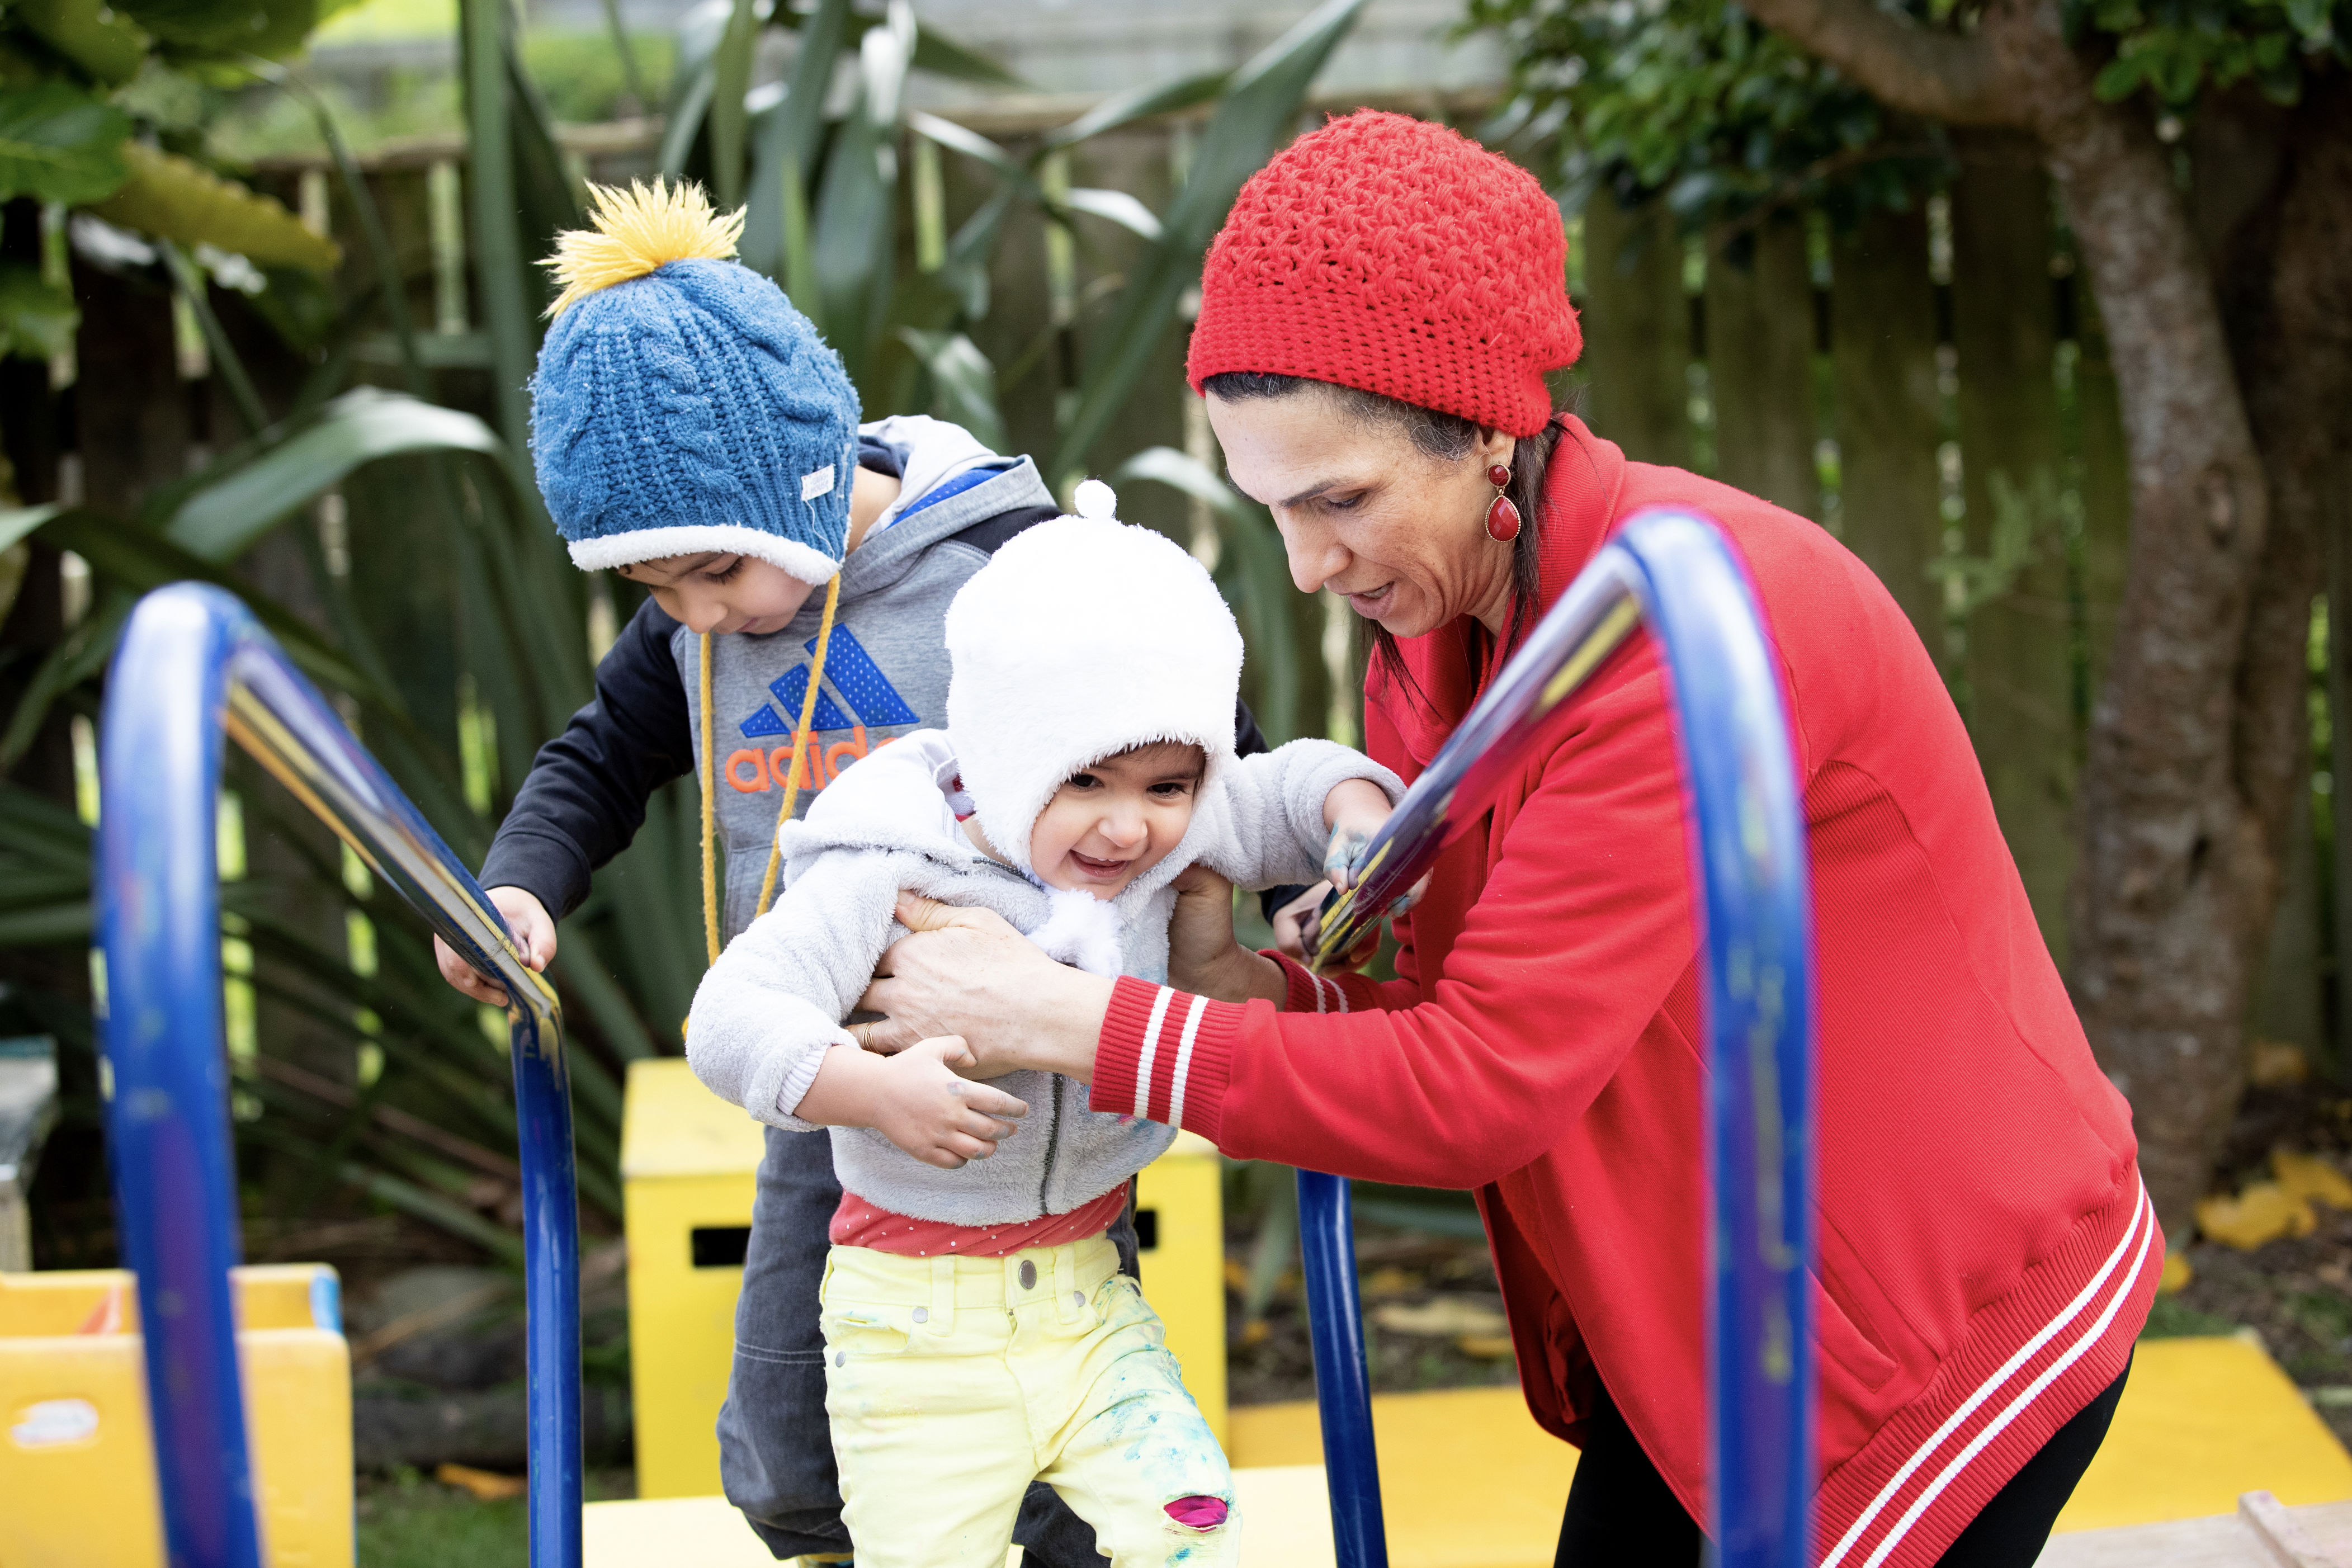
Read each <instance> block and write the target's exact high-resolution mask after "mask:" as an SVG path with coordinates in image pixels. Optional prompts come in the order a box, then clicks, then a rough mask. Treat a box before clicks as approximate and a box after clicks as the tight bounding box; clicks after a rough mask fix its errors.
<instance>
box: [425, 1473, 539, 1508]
mask: <svg viewBox="0 0 2352 1568" xmlns="http://www.w3.org/2000/svg"><path fill="white" fill-rule="evenodd" d="M433 1479H435V1480H436V1481H439V1482H440V1483H441V1484H442V1485H443V1486H445V1487H457V1488H458V1489H460V1490H463V1491H467V1492H471V1493H472V1494H473V1495H474V1500H475V1501H476V1502H502V1501H504V1500H506V1499H508V1498H518V1497H520V1496H522V1495H523V1494H524V1493H525V1492H527V1491H529V1490H530V1479H528V1478H527V1477H523V1476H502V1475H499V1473H498V1472H497V1471H496V1470H478V1469H476V1468H473V1467H472V1466H471V1465H443V1466H442V1467H441V1468H438V1469H436V1470H435V1471H434V1472H433Z"/></svg>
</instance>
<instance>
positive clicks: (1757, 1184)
mask: <svg viewBox="0 0 2352 1568" xmlns="http://www.w3.org/2000/svg"><path fill="white" fill-rule="evenodd" d="M1643 622H1646V623H1647V624H1648V626H1649V627H1650V631H1651V635H1652V636H1653V637H1655V638H1656V639H1657V641H1658V643H1659V644H1660V645H1661V647H1662V648H1663V650H1664V658H1665V665H1666V672H1667V676H1668V683H1669V686H1670V688H1671V689H1672V692H1673V700H1674V707H1675V719H1676V721H1677V722H1676V725H1675V730H1676V735H1677V738H1678V746H1677V750H1678V751H1679V752H1680V754H1681V758H1682V764H1683V780H1684V798H1685V820H1686V821H1687V822H1688V824H1689V829H1690V855H1691V866H1692V870H1693V873H1694V876H1695V879H1696V880H1697V881H1698V882H1699V884H1700V885H1701V888H1702V889H1703V893H1702V900H1701V906H1700V908H1701V916H1702V918H1701V920H1700V922H1699V924H1700V930H1701V932H1702V936H1703V941H1704V947H1703V949H1702V956H1703V961H1704V965H1705V978H1706V989H1705V993H1704V994H1705V997H1706V1011H1705V1019H1706V1051H1707V1073H1706V1090H1707V1093H1706V1119H1707V1138H1706V1147H1707V1161H1708V1165H1707V1168H1708V1178H1709V1185H1710V1187H1711V1189H1712V1191H1713V1194H1714V1202H1713V1211H1714V1212H1713V1215H1712V1224H1711V1226H1710V1229H1709V1245H1708V1255H1709V1265H1710V1276H1709V1281H1708V1286H1707V1293H1706V1294H1707V1302H1706V1305H1707V1365H1708V1379H1709V1384H1710V1391H1709V1410H1710V1416H1711V1418H1710V1422H1709V1439H1710V1454H1709V1459H1710V1464H1709V1468H1710V1471H1711V1474H1712V1484H1711V1486H1710V1487H1709V1498H1710V1500H1711V1502H1712V1505H1713V1518H1712V1519H1710V1520H1709V1521H1706V1525H1707V1534H1708V1535H1709V1537H1710V1538H1711V1539H1712V1541H1713V1542H1714V1559H1713V1560H1714V1561H1715V1562H1716V1563H1718V1564H1722V1565H1727V1568H1805V1565H1806V1564H1807V1563H1809V1562H1810V1561H1811V1555H1810V1554H1811V1518H1812V1490H1813V1447H1814V1441H1813V1439H1814V1433H1813V1426H1814V1398H1813V1392H1814V1376H1813V1332H1812V1317H1813V1314H1812V1294H1811V1266H1812V1258H1813V1182H1812V1173H1813V1127H1814V1119H1813V1060H1812V1040H1813V952H1812V895H1811V889H1810V886H1809V876H1808V869H1809V868H1808V865H1807V860H1806V847H1805V823H1804V816H1803V812H1802V809H1801V799H1800V795H1799V791H1798V788H1797V778H1796V769H1795V764H1794V760H1793V758H1792V755H1791V750H1790V732H1789V726H1788V721H1787V717H1786V714H1785V712H1784V710H1783V708H1782V704H1781V700H1780V667H1779V659H1778V657H1777V656H1776V655H1775V653H1774V651H1773V648H1772V645H1771V640H1770V638H1769V637H1768V636H1767V634H1766V632H1765V630H1764V626H1763V621H1762V617H1761V616H1759V614H1758V611H1757V607H1756V600H1755V596H1754V595H1753V594H1752V593H1751V592H1750V590H1749V587H1748V576H1747V573H1746V571H1745V569H1744V568H1743V567H1742V565H1741V563H1740V562H1739V560H1738V556H1737V555H1736V554H1735V553H1734V552H1733V551H1732V549H1731V547H1730V545H1729V543H1728V542H1727V541H1726V540H1725V538H1724V537H1723V535H1722V533H1721V532H1720V531H1719V530H1718V529H1717V527H1716V526H1715V525H1714V524H1713V523H1711V522H1710V521H1708V520H1706V518H1704V517H1701V516H1699V515H1696V514H1695V513H1685V512H1675V511H1667V510H1652V511H1647V512H1643V513H1642V514H1641V515H1639V516H1637V517H1635V518H1634V519H1633V521H1630V522H1628V523H1627V524H1626V525H1625V527H1624V528H1623V530H1622V531H1620V532H1619V533H1618V535H1617V536H1616V538H1615V539H1613V540H1612V542H1610V543H1609V544H1607V545H1605V546H1604V547H1603V548H1602V549H1601V552H1600V553H1599V554H1598V555H1596V556H1595V557H1594V558H1593V560H1592V563H1591V564H1590V565H1589V566H1587V567H1586V568H1585V569H1584V572H1583V573H1582V574H1581V575H1580V576H1579V577H1578V578H1577V580H1576V581H1575V582H1574V583H1573V584H1570V586H1569V589H1568V591H1567V592H1566V593H1565V594H1563V595H1560V598H1559V603H1558V604H1556V605H1553V606H1552V608H1551V611H1550V613H1549V614H1548V615H1547V616H1545V617H1544V618H1543V621H1542V622H1541V624H1539V625H1538V626H1537V627H1536V629H1535V631H1534V632H1533V633H1532V634H1531V635H1530V636H1529V637H1528V641H1527V644H1526V646H1525V647H1522V648H1521V649H1520V650H1519V652H1518V653H1517V654H1516V655H1515V656H1513V658H1512V659H1511V661H1510V663H1509V664H1508V665H1507V667H1505V668H1504V669H1503V671H1502V673H1501V674H1500V675H1498V676H1497V677H1496V680H1495V683H1494V685H1493V687H1492V688H1490V689H1488V691H1487V693H1486V696H1485V697H1484V698H1482V699H1481V700H1479V702H1478V703H1477V705H1476V706H1475V708H1473V709H1472V710H1470V713H1469V715H1468V717H1466V718H1465V719H1464V720H1463V721H1462V724H1461V726H1460V727H1459V728H1458V729H1457V730H1455V731H1454V735H1453V738H1452V739H1451V740H1449V741H1448V742H1446V744H1445V747H1444V750H1442V751H1441V752H1438V754H1437V756H1436V759H1435V760H1434V761H1433V762H1432V763H1430V765H1429V768H1428V770H1427V771H1426V772H1424V773H1423V774H1422V775H1421V777H1420V778H1419V779H1418V780H1416V781H1415V782H1414V784H1413V786H1412V790H1411V791H1410V792H1409V793H1408V794H1407V795H1405V798H1404V799H1403V800H1402V801H1401V802H1400V803H1398V805H1397V809H1396V812H1395V814H1394V815H1393V816H1391V817H1390V818H1389V821H1388V825H1387V826H1385V827H1383V828H1382V829H1381V832H1380V834H1379V835H1378V836H1377V837H1374V838H1373V840H1372V842H1371V843H1370V844H1369V845H1367V846H1366V847H1365V851H1364V854H1363V857H1362V858H1361V861H1360V865H1361V867H1362V873H1361V879H1360V882H1359V883H1358V885H1357V887H1356V889H1354V891H1353V892H1352V893H1351V894H1349V895H1348V896H1347V897H1345V898H1343V899H1342V900H1340V901H1339V903H1338V904H1337V905H1336V906H1335V907H1334V908H1333V910H1331V911H1330V912H1329V913H1328V915H1326V917H1325V919H1324V924H1323V931H1322V935H1321V941H1320V945H1319V948H1318V952H1317V954H1316V960H1317V963H1318V965H1319V964H1321V963H1328V962H1329V961H1331V960H1332V959H1334V958H1336V957H1338V956H1339V955H1340V954H1342V953H1345V952H1349V950H1350V949H1351V948H1353V947H1354V946H1355V945H1356V943H1357V942H1359V940H1360V938H1361V937H1362V936H1363V934H1364V933H1365V932H1367V931H1370V930H1371V929H1372V928H1373V927H1374V926H1375V925H1377V924H1378V922H1379V921H1380V919H1381V916H1382V915H1384V914H1385V913H1386V912H1387V910H1388V908H1389V906H1390V905H1391V904H1392V903H1393V902H1394V901H1395V900H1397V899H1398V898H1400V897H1402V895H1403V894H1404V892H1405V891H1406V890H1407V889H1410V888H1411V887H1412V885H1413V883H1414V882H1415V881H1417V880H1418V879H1420V877H1421V875H1422V873H1423V872H1424V871H1426V870H1427V869H1428V868H1429V867H1430V866H1431V865H1432V864H1433V862H1434V861H1435V860H1436V858H1437V856H1438V852H1439V851H1440V850H1442V849H1443V848H1444V847H1445V846H1446V844H1447V843H1449V842H1451V841H1452V840H1453V839H1454V837H1457V836H1459V835H1460V834H1461V833H1462V832H1464V831H1465V830H1466V829H1467V828H1469V827H1470V826H1472V825H1474V824H1475V823H1476V822H1477V821H1478V819H1479V818H1480V817H1482V816H1485V815H1486V810H1487V808H1488V806H1489V805H1492V804H1493V802H1494V798H1495V795H1496V793H1497V792H1498V790H1499V788H1500V786H1501V785H1502V784H1503V783H1504V781H1506V780H1507V779H1508V778H1510V777H1512V776H1513V775H1515V774H1516V773H1517V772H1518V771H1519V770H1520V769H1521V768H1523V767H1524V766H1525V765H1526V764H1527V763H1528V761H1529V760H1530V759H1531V758H1533V757H1534V756H1536V755H1537V754H1538V753H1539V752H1541V750H1542V749H1543V748H1545V747H1547V746H1549V745H1550V744H1552V743H1553V742H1555V741H1556V739H1557V737H1558V735H1559V731H1560V726H1559V725H1557V724H1554V723H1552V722H1550V721H1551V720H1553V719H1555V718H1556V717H1558V716H1559V714H1560V713H1561V710H1562V708H1563V705H1564V704H1566V703H1567V702H1568V700H1569V699H1570V696H1571V695H1572V694H1573V693H1574V692H1575V691H1576V689H1578V688H1579V687H1580V686H1581V685H1582V684H1583V683H1584V682H1585V681H1586V680H1587V679H1589V678H1590V677H1591V675H1592V674H1593V672H1594V671H1595V670H1597V669H1599V668H1601V665H1602V664H1603V662H1604V661H1606V660H1607V659H1608V658H1609V657H1610V655H1611V654H1612V653H1614V652H1615V651H1616V650H1617V649H1618V648H1619V647H1622V645H1623V643H1624V642H1625V639H1626V637H1628V636H1629V635H1630V634H1631V633H1632V631H1633V628H1634V626H1636V625H1638V624H1641V623H1643ZM1563 1027H1565V1028H1570V1029H1572V1028H1573V1027H1574V1026H1573V1024H1572V1023H1570V1024H1567V1025H1564V1026H1563ZM1298 1194H1299V1208H1300V1213H1299V1232H1300V1237H1301V1241H1302V1245H1303V1248H1304V1252H1305V1257H1306V1264H1307V1296H1308V1304H1309V1310H1310V1318H1311V1322H1312V1327H1313V1331H1314V1332H1313V1338H1314V1346H1315V1360H1316V1381H1317V1388H1318V1397H1319V1398H1320V1400H1321V1403H1322V1415H1323V1452H1324V1458H1325V1467H1326V1471H1327V1474H1328V1476H1329V1478H1330V1487H1331V1513H1332V1525H1333V1533H1334V1536H1335V1538H1336V1541H1337V1543H1338V1545H1339V1560H1340V1562H1341V1563H1344V1564H1347V1565H1348V1568H1384V1565H1385V1564H1386V1563H1387V1561H1388V1555H1387V1549H1386V1546H1385V1544H1384V1543H1383V1541H1382V1537H1381V1500H1380V1477H1379V1473H1378V1468H1377V1465H1376V1462H1375V1459H1374V1457H1373V1452H1372V1427H1371V1405H1370V1394H1369V1386H1370V1384H1369V1380H1368V1378H1367V1376H1366V1373H1365V1367H1364V1348H1363V1335H1362V1331H1361V1328H1360V1321H1359V1318H1358V1316H1357V1310H1356V1270H1355V1248H1354V1244H1353V1241H1352V1239H1351V1237H1350V1234H1349V1218H1348V1201H1347V1198H1348V1193H1347V1183H1346V1182H1345V1181H1343V1180H1340V1179H1339V1178H1337V1177H1332V1176H1325V1175H1318V1174H1317V1173H1312V1172H1306V1171H1302V1172H1300V1173H1299V1176H1298Z"/></svg>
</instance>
